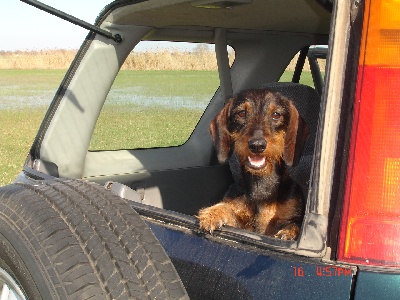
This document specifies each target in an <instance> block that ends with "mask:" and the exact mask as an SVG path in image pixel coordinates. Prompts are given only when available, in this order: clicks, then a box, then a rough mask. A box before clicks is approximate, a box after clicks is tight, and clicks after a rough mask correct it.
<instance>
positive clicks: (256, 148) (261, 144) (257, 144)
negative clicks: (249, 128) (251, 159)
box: [248, 139, 267, 153]
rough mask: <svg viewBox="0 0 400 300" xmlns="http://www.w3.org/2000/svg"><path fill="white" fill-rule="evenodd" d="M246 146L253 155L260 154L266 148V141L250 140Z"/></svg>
mask: <svg viewBox="0 0 400 300" xmlns="http://www.w3.org/2000/svg"><path fill="white" fill-rule="evenodd" d="M248 144H249V149H250V151H251V152H253V153H262V152H263V151H264V150H265V148H267V141H266V140H264V139H251V140H249V142H248Z"/></svg>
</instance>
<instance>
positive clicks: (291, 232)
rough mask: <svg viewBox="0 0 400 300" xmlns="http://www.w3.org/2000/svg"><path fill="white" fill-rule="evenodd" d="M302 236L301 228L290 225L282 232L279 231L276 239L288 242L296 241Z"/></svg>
mask: <svg viewBox="0 0 400 300" xmlns="http://www.w3.org/2000/svg"><path fill="white" fill-rule="evenodd" d="M299 234H300V228H299V227H298V226H297V225H294V224H292V225H289V226H287V227H285V228H283V229H281V230H279V231H278V232H277V233H276V234H275V235H274V237H275V238H278V239H281V240H287V241H295V240H297V237H298V236H299Z"/></svg>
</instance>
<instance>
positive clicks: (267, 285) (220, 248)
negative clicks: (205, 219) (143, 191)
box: [147, 222, 354, 299]
mask: <svg viewBox="0 0 400 300" xmlns="http://www.w3.org/2000/svg"><path fill="white" fill-rule="evenodd" d="M147 224H148V225H149V227H150V228H151V230H152V231H153V233H154V234H155V235H156V237H157V238H158V240H159V241H160V243H161V244H162V246H163V247H164V249H165V251H166V252H167V254H168V255H169V256H170V257H171V259H172V261H173V262H174V265H175V267H176V268H177V271H178V273H179V275H180V277H181V279H182V281H183V283H184V285H185V287H186V289H187V290H188V293H189V296H190V297H191V299H349V298H350V290H351V285H352V279H353V276H354V275H353V273H352V271H351V269H345V268H343V267H338V266H330V265H324V264H323V263H321V262H320V261H315V262H314V263H312V262H310V259H308V260H307V262H305V260H304V261H299V260H298V258H299V256H297V257H295V256H293V255H290V254H284V255H276V254H274V255H271V253H270V252H267V251H263V250H257V249H255V248H250V247H246V246H243V245H239V244H237V245H235V244H233V243H229V242H224V241H222V240H220V241H216V240H217V238H212V237H211V239H207V238H204V236H203V235H196V234H188V233H187V232H182V231H179V230H174V229H171V228H167V227H164V226H163V225H160V224H156V223H152V222H151V223H150V222H149V223H147ZM296 259H297V260H296Z"/></svg>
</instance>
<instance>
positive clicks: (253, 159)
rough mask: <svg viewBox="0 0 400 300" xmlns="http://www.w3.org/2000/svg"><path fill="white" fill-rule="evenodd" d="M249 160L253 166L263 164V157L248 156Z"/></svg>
mask: <svg viewBox="0 0 400 300" xmlns="http://www.w3.org/2000/svg"><path fill="white" fill-rule="evenodd" d="M248 159H249V162H250V164H251V165H253V166H254V167H257V168H259V167H262V166H264V164H265V157H250V156H249V157H248Z"/></svg>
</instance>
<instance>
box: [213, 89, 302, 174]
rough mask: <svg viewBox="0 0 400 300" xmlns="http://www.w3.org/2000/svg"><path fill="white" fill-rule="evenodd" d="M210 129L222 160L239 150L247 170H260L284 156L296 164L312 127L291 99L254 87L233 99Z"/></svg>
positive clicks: (288, 161) (290, 162)
mask: <svg viewBox="0 0 400 300" xmlns="http://www.w3.org/2000/svg"><path fill="white" fill-rule="evenodd" d="M210 132H211V135H212V138H213V141H214V144H215V147H216V150H217V155H218V160H219V161H220V162H221V163H222V162H225V161H226V160H227V159H228V158H229V157H230V155H231V154H232V153H236V154H237V156H238V157H239V160H240V163H241V165H244V166H245V168H246V169H247V170H248V171H250V172H252V173H260V172H268V170H271V168H272V166H273V165H274V164H275V163H277V162H280V161H281V160H282V159H283V160H284V161H285V163H286V164H287V165H289V166H291V165H295V164H296V163H297V162H298V161H299V159H300V156H301V152H302V150H303V146H304V144H305V141H306V139H307V137H308V133H309V129H308V126H307V124H306V123H305V122H304V120H303V119H302V117H301V116H300V115H299V113H298V111H297V109H296V107H295V106H294V104H293V103H292V101H290V100H289V99H288V98H286V97H284V96H282V95H281V94H280V93H277V92H272V91H269V90H265V89H255V90H247V91H243V92H241V93H239V94H237V95H236V96H234V97H233V98H231V99H230V100H229V101H228V102H227V103H226V105H225V106H224V108H223V109H222V110H221V111H220V112H219V113H218V114H217V116H216V117H215V118H214V120H213V121H212V122H211V124H210Z"/></svg>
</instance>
